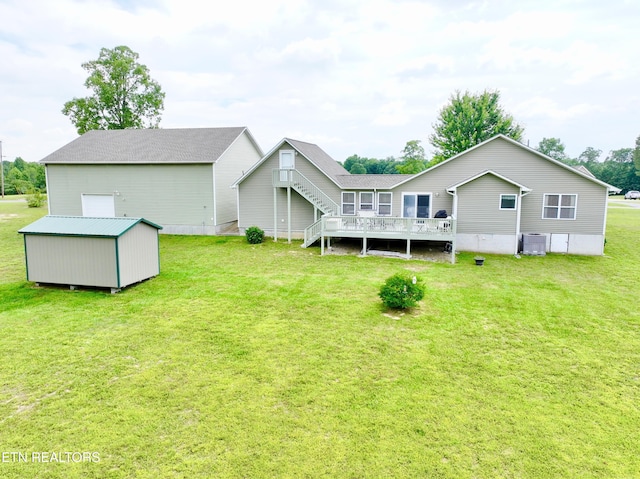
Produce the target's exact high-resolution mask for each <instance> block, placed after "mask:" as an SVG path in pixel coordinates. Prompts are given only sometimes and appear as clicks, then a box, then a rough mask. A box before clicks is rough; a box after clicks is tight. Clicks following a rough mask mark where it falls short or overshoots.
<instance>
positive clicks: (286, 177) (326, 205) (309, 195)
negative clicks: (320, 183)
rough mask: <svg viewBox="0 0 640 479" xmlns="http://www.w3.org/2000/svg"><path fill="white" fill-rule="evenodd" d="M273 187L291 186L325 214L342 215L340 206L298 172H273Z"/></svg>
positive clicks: (278, 170) (286, 170) (276, 170)
mask: <svg viewBox="0 0 640 479" xmlns="http://www.w3.org/2000/svg"><path fill="white" fill-rule="evenodd" d="M273 186H281V187H286V186H291V187H292V188H293V189H294V190H296V191H297V192H298V193H300V194H301V195H302V196H303V197H304V198H306V199H307V200H308V201H309V202H310V203H311V204H313V205H314V206H315V207H316V208H318V209H319V210H320V211H322V212H323V213H325V214H328V215H337V214H338V213H340V206H339V205H338V204H337V203H336V202H335V201H333V200H332V199H331V198H330V197H329V196H328V195H327V194H326V193H325V192H324V191H322V190H321V189H320V188H318V187H317V186H316V185H315V184H313V182H312V181H311V180H309V179H308V178H307V177H305V176H304V175H303V174H302V173H300V172H299V171H298V170H288V169H285V170H280V169H275V170H273Z"/></svg>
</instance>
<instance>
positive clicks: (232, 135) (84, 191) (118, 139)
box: [41, 127, 263, 235]
mask: <svg viewBox="0 0 640 479" xmlns="http://www.w3.org/2000/svg"><path fill="white" fill-rule="evenodd" d="M262 155H263V152H262V150H261V149H260V147H259V146H258V144H257V143H256V141H255V140H254V138H253V136H252V135H251V133H250V132H249V130H248V129H247V128H245V127H230V128H184V129H141V130H93V131H89V132H87V133H85V134H84V135H82V136H81V137H79V138H77V139H75V140H74V141H72V142H71V143H69V144H67V145H65V146H63V147H62V148H60V149H59V150H57V151H55V152H54V153H51V154H50V155H48V156H47V157H46V158H44V159H43V160H41V163H44V165H45V168H46V176H47V191H48V198H49V214H50V215H64V216H89V217H116V216H117V217H120V216H122V217H125V216H126V217H144V218H147V219H148V220H149V221H152V222H154V223H157V224H159V225H162V226H163V232H164V233H173V234H205V235H208V234H217V233H220V232H221V231H222V230H224V229H225V228H226V227H228V226H229V225H231V224H233V223H234V222H235V221H236V220H237V211H238V205H237V203H236V199H237V196H236V194H235V192H234V191H233V190H232V189H231V188H230V186H231V184H232V183H233V182H234V180H236V179H237V178H238V177H239V176H240V175H242V174H243V172H244V171H246V170H248V169H249V168H250V167H251V166H252V165H254V164H255V163H256V162H257V161H258V160H259V159H260V158H261V157H262Z"/></svg>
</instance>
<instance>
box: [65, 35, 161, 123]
mask: <svg viewBox="0 0 640 479" xmlns="http://www.w3.org/2000/svg"><path fill="white" fill-rule="evenodd" d="M82 68H84V69H85V70H86V71H88V72H89V77H88V78H87V80H86V81H85V82H84V85H85V86H86V87H87V88H88V89H90V90H91V91H92V92H93V94H92V95H91V96H88V97H86V98H74V99H73V100H71V101H68V102H66V103H65V104H64V108H63V109H62V113H64V114H65V115H66V116H68V117H69V118H70V119H71V122H72V123H73V124H74V125H75V127H76V129H77V130H78V134H80V135H82V134H83V133H85V132H87V131H89V130H122V129H125V128H157V127H158V125H159V123H160V114H161V112H162V110H163V109H164V96H165V94H164V92H163V91H162V89H161V88H160V85H159V84H158V83H157V82H156V81H154V80H152V79H151V77H150V76H149V69H148V68H147V67H146V66H145V65H141V64H140V63H138V54H137V53H135V52H134V51H132V50H131V49H130V48H129V47H126V46H119V47H115V48H114V49H113V50H110V49H108V48H103V49H101V50H100V56H99V57H98V59H97V60H93V61H90V62H86V63H83V64H82Z"/></svg>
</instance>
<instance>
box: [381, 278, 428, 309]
mask: <svg viewBox="0 0 640 479" xmlns="http://www.w3.org/2000/svg"><path fill="white" fill-rule="evenodd" d="M424 293H425V285H424V283H423V282H422V279H420V278H418V277H417V276H412V275H409V274H406V273H397V274H394V275H393V276H391V277H390V278H388V279H387V280H386V281H385V283H384V284H383V285H382V287H381V288H380V293H379V296H380V298H381V299H382V302H383V303H384V304H385V306H387V307H388V308H393V309H407V308H412V307H414V306H416V305H417V304H418V301H420V300H421V299H422V298H424Z"/></svg>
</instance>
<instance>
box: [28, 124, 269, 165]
mask: <svg viewBox="0 0 640 479" xmlns="http://www.w3.org/2000/svg"><path fill="white" fill-rule="evenodd" d="M245 130H246V127H226V128H176V129H164V128H158V129H140V130H92V131H88V132H87V133H85V134H84V135H82V136H81V137H79V138H76V139H75V140H73V141H72V142H71V143H68V144H67V145H65V146H63V147H62V148H60V149H59V150H56V151H54V152H53V153H51V154H50V155H48V156H46V157H45V158H44V159H42V160H40V162H41V163H45V164H50V163H88V164H116V163H118V164H149V163H165V164H170V163H215V162H216V161H217V160H218V159H219V158H220V156H221V155H222V154H223V153H224V152H225V151H226V150H227V149H228V148H229V146H231V144H232V143H233V142H234V141H235V140H236V139H237V138H238V136H240V135H241V134H242V132H244V131H245ZM256 147H257V145H256ZM258 151H260V150H259V149H258Z"/></svg>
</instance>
